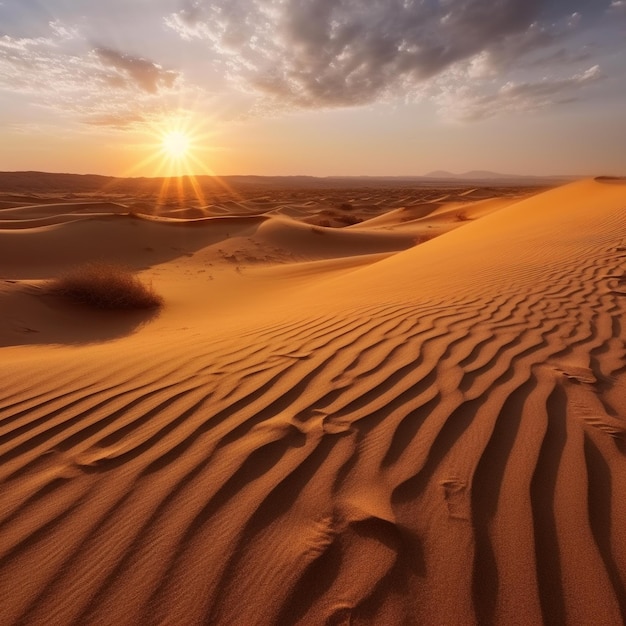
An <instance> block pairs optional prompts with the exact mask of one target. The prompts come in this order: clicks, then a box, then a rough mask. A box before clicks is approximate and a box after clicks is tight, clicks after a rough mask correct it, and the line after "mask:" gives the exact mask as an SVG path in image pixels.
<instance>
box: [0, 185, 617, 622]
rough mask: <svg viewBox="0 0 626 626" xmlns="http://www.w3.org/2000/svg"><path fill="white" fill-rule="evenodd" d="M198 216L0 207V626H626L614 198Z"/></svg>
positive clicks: (45, 203) (218, 200)
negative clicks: (121, 303)
mask: <svg viewBox="0 0 626 626" xmlns="http://www.w3.org/2000/svg"><path fill="white" fill-rule="evenodd" d="M204 200H205V202H206V203H204V204H203V203H202V202H199V201H198V202H188V203H187V202H183V203H178V202H170V203H164V202H162V203H161V204H159V205H158V206H156V205H155V203H154V202H152V201H151V200H150V199H149V198H135V200H133V199H132V198H131V197H130V196H121V195H117V196H114V195H110V196H107V195H106V194H102V195H101V196H95V195H93V194H92V195H90V196H89V197H87V196H84V197H81V196H80V194H77V195H75V196H74V197H67V196H63V197H61V196H60V195H59V196H54V195H50V194H49V195H46V194H43V193H38V195H37V196H35V195H29V194H26V193H24V194H16V193H14V194H13V195H11V194H9V193H4V194H0V346H1V347H0V380H1V382H2V384H1V386H0V598H1V599H2V600H1V601H0V623H2V624H7V625H8V624H42V625H43V624H45V625H64V624H81V625H83V624H102V625H104V624H117V625H124V624H129V625H130V624H172V625H175V624H218V625H233V624H234V625H242V626H243V625H246V626H247V625H255V624H280V625H283V624H320V625H321V624H331V625H340V624H346V625H347V624H381V625H388V624H393V625H395V624H429V625H430V624H433V625H446V626H449V625H454V624H459V625H460V624H463V625H471V624H491V623H496V624H507V625H508V624H524V625H528V624H541V623H549V624H562V623H567V624H594V625H600V624H607V625H608V624H619V623H622V619H623V616H624V615H625V614H626V591H625V585H626V498H625V497H624V494H625V493H626V442H625V438H624V434H625V430H626V343H625V342H626V328H625V326H626V183H625V182H624V181H615V180H603V179H596V180H591V179H590V180H583V181H579V182H575V183H572V184H568V185H565V186H563V187H559V188H556V189H552V190H547V191H546V190H544V191H535V192H532V193H530V192H529V191H528V190H526V191H524V190H519V189H518V190H514V189H513V190H512V189H500V190H495V189H470V188H465V189H458V190H454V189H440V190H437V189H424V190H411V189H400V190H398V189H382V190H381V189H379V190H376V189H360V190H359V189H355V190H349V189H343V190H338V191H337V192H336V193H334V194H333V193H331V192H324V191H323V190H315V191H314V192H313V191H311V192H310V193H309V192H307V191H306V190H298V191H297V192H294V191H292V192H287V191H282V192H281V191H276V192H273V191H272V190H271V189H269V190H268V189H264V190H260V191H259V192H258V193H257V194H256V195H255V194H247V195H238V194H226V192H225V193H224V195H223V196H220V197H217V196H216V197H211V198H205V199H204ZM93 258H97V259H105V260H106V259H115V260H117V261H120V262H123V263H124V264H126V265H128V266H129V267H131V268H132V269H133V270H135V271H136V272H137V273H138V275H139V276H140V277H141V278H142V279H143V280H145V281H147V282H151V283H152V285H153V287H154V290H155V291H156V292H157V293H159V294H160V295H162V296H163V298H164V302H165V304H164V306H163V307H162V309H160V310H158V311H152V312H142V311H137V312H107V311H100V310H92V309H90V308H89V307H87V306H86V305H80V304H73V303H71V302H67V301H65V300H64V299H63V298H61V297H59V296H55V295H50V294H49V293H48V285H49V281H50V280H51V279H53V278H54V277H56V276H58V275H59V273H61V272H63V271H65V270H66V269H68V268H70V267H73V266H75V265H76V264H78V263H80V262H83V261H86V260H89V259H93Z"/></svg>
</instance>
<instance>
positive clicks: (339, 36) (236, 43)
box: [166, 0, 611, 107]
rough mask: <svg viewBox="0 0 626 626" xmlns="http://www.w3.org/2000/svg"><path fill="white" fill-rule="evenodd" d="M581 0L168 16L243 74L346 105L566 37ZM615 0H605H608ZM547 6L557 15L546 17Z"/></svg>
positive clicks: (398, 0) (243, 78)
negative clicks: (484, 57) (485, 57)
mask: <svg viewBox="0 0 626 626" xmlns="http://www.w3.org/2000/svg"><path fill="white" fill-rule="evenodd" d="M585 4H586V5H588V4H589V2H588V1H587V2H584V1H583V0H575V1H574V2H564V1H561V0H559V1H557V0H551V1H550V0H291V1H290V2H282V3H277V2H273V1H272V0H211V1H210V2H209V1H208V0H196V1H193V2H191V1H187V2H186V3H185V4H184V5H183V7H182V9H181V10H180V11H179V12H178V13H176V14H173V15H172V16H170V17H169V18H168V19H167V21H166V23H167V24H168V25H169V26H170V27H172V28H174V29H175V30H176V31H178V32H179V34H180V35H181V36H183V37H184V38H186V39H191V38H203V39H206V40H207V41H208V42H209V43H210V46H211V48H212V50H213V51H214V52H216V53H218V55H220V57H221V58H222V59H223V60H224V61H225V63H226V67H227V69H228V72H229V74H230V75H231V76H232V77H233V78H234V79H235V80H238V81H240V82H241V83H243V84H244V85H247V86H248V87H252V88H254V89H256V90H261V91H263V92H265V93H268V94H270V95H274V96H276V98H277V99H279V100H281V101H283V102H285V101H287V102H289V103H291V104H294V105H298V106H305V107H307V106H311V107H316V106H344V105H353V104H363V103H368V102H372V101H375V100H377V99H379V98H381V97H384V96H385V95H386V94H388V93H391V92H394V91H400V92H406V91H407V89H409V90H410V89H411V88H412V87H416V86H417V85H419V84H420V83H421V82H422V81H424V80H426V79H428V78H432V77H434V76H437V75H439V74H441V73H442V72H444V71H445V70H446V69H447V68H449V67H450V66H452V65H454V64H455V63H458V62H461V61H464V60H469V59H471V58H472V57H474V56H476V55H479V54H481V53H487V54H490V56H491V62H492V65H494V67H495V66H503V65H510V64H511V63H515V62H517V60H518V59H519V58H520V57H521V56H523V55H525V54H527V53H528V52H530V51H533V50H536V49H538V48H542V47H543V48H549V47H551V46H555V45H556V44H557V42H559V41H561V40H563V39H564V38H565V37H567V35H568V33H569V32H570V31H571V30H572V29H575V28H576V26H577V23H578V21H579V18H580V13H578V14H576V11H575V8H573V7H579V5H580V7H583V6H584V5H585ZM610 4H611V0H597V1H596V2H594V5H595V8H596V9H598V8H599V7H601V6H603V7H604V9H603V10H606V8H607V7H608V6H609V5H610ZM548 16H549V18H548Z"/></svg>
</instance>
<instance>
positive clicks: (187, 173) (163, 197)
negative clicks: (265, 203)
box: [124, 115, 236, 207]
mask: <svg viewBox="0 0 626 626" xmlns="http://www.w3.org/2000/svg"><path fill="white" fill-rule="evenodd" d="M207 126H208V123H201V122H198V121H197V120H194V119H193V118H192V117H191V116H190V115H179V116H169V117H166V118H161V119H159V120H155V121H153V122H151V123H150V124H149V126H148V128H147V131H146V141H145V142H142V143H141V144H139V145H138V146H137V147H138V148H139V149H140V150H141V151H142V152H143V153H146V152H147V153H148V154H147V156H146V157H145V158H144V159H142V160H140V161H139V162H137V163H136V164H135V165H134V166H133V167H132V169H131V171H130V172H126V173H125V174H124V176H126V177H129V176H133V175H135V174H136V173H138V172H141V173H143V172H146V173H148V175H149V176H150V177H154V178H162V182H161V188H160V191H159V194H158V199H157V207H158V206H163V205H165V204H168V203H171V202H173V201H175V202H177V203H178V204H179V205H184V204H190V203H196V204H199V205H200V206H204V205H206V198H205V193H204V192H203V189H202V185H201V184H200V181H199V180H198V176H211V177H213V179H214V180H215V181H216V182H218V184H219V185H220V186H221V187H222V188H223V189H224V191H225V192H228V193H229V194H233V193H234V192H233V190H232V189H231V188H230V187H229V186H228V185H227V184H226V183H225V182H224V181H222V180H221V179H220V178H219V177H218V176H217V175H216V174H215V172H214V171H213V170H212V169H211V167H210V166H209V164H208V162H207V161H208V158H209V155H210V153H212V152H215V151H217V150H218V148H217V147H216V144H215V135H216V133H215V131H214V130H207ZM235 195H236V194H235Z"/></svg>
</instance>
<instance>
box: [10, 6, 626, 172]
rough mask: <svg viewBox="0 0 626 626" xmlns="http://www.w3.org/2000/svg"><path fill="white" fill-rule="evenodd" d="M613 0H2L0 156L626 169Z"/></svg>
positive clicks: (402, 167)
mask: <svg viewBox="0 0 626 626" xmlns="http://www.w3.org/2000/svg"><path fill="white" fill-rule="evenodd" d="M625 111H626V0H106V2H99V1H98V2H97V1H95V0H93V1H91V0H0V170H23V169H29V170H45V171H57V172H58V171H63V172H77V173H102V174H114V175H156V174H159V173H161V174H162V173H165V172H163V171H162V163H161V162H160V161H159V160H158V159H156V158H155V155H157V154H158V153H159V145H160V135H161V134H162V133H163V132H165V131H166V130H167V129H169V128H183V129H185V130H186V132H189V133H190V135H191V137H192V148H191V150H192V152H193V156H194V159H193V169H194V173H198V174H199V173H211V172H215V173H217V174H235V173H239V174H263V175H269V174H312V175H322V176H324V175H342V174H344V175H356V174H366V175H377V174H379V175H416V174H423V173H426V172H429V171H431V170H439V169H446V170H451V171H456V172H460V171H467V170H472V169H489V170H495V171H500V172H507V173H521V174H562V173H563V174H565V173H567V174H583V175H593V174H600V173H602V174H614V175H620V174H621V175H624V174H626V115H625Z"/></svg>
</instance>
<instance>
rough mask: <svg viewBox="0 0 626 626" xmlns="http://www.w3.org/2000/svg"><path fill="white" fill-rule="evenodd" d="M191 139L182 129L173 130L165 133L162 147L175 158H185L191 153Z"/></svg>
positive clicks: (171, 157) (169, 155)
mask: <svg viewBox="0 0 626 626" xmlns="http://www.w3.org/2000/svg"><path fill="white" fill-rule="evenodd" d="M190 146H191V139H190V138H189V135H188V134H187V133H185V132H183V131H181V130H171V131H168V132H166V133H164V134H163V137H162V139H161V149H162V150H163V152H164V153H165V154H166V155H167V156H168V157H169V158H170V159H173V160H179V159H184V158H186V157H187V155H188V153H189V148H190Z"/></svg>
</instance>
